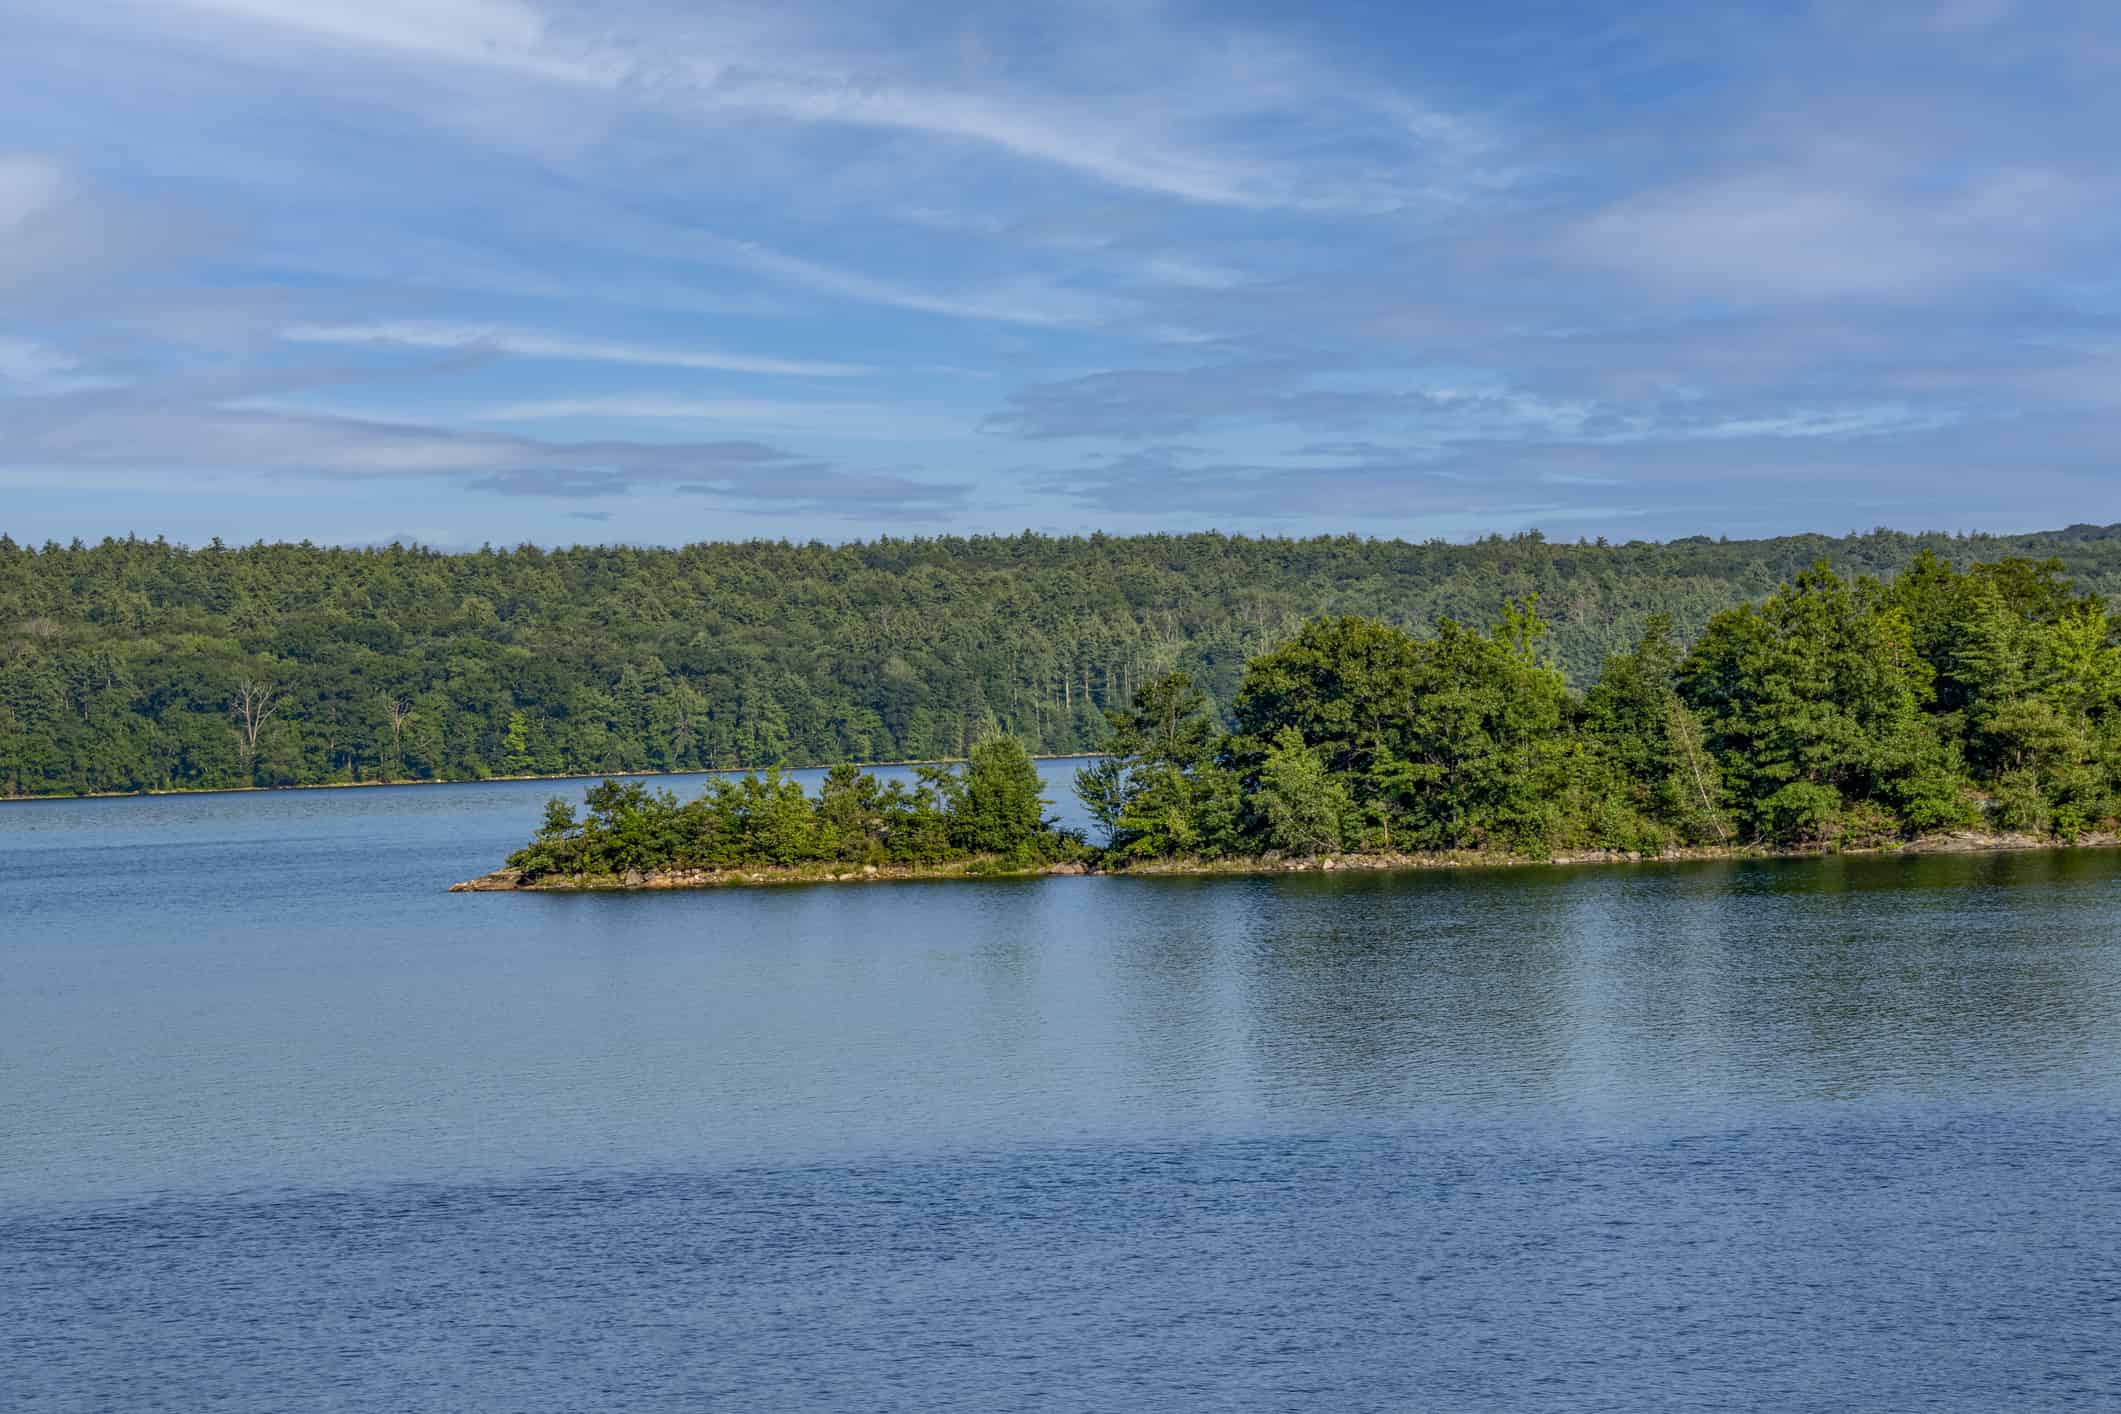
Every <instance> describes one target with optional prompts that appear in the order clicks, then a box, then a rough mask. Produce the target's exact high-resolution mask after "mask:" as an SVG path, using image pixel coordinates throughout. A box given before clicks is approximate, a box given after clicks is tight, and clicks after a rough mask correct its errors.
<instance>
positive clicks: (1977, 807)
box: [510, 551, 2121, 877]
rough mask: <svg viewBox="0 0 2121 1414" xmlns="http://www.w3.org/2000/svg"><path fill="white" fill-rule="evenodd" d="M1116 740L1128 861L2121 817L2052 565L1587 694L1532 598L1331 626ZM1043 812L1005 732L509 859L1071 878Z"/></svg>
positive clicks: (1875, 600)
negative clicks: (1230, 686) (930, 756)
mask: <svg viewBox="0 0 2121 1414" xmlns="http://www.w3.org/2000/svg"><path fill="white" fill-rule="evenodd" d="M1106 721H1107V735H1106V740H1105V747H1106V751H1105V754H1104V755H1102V756H1101V757H1100V758H1099V759H1097V760H1096V761H1094V762H1093V763H1092V764H1090V765H1088V766H1086V767H1085V768H1083V769H1082V770H1081V771H1080V772H1079V773H1078V774H1077V776H1076V793H1077V795H1078V796H1079V797H1080V798H1081V800H1082V802H1083V804H1084V805H1085V806H1086V807H1087V808H1088V810H1089V813H1090V815H1091V818H1092V819H1094V820H1095V821H1096V822H1097V823H1098V825H1099V826H1100V827H1101V828H1102V831H1103V835H1104V838H1103V839H1102V840H1099V841H1096V842H1094V843H1095V845H1096V847H1097V848H1098V850H1099V851H1100V855H1101V862H1103V863H1105V864H1107V865H1110V866H1117V867H1124V866H1126V865H1128V864H1130V863H1136V862H1140V861H1144V860H1169V859H1174V858H1177V859H1203V860H1213V859H1217V858H1227V857H1233V856H1236V857H1255V856H1260V855H1264V854H1269V853H1279V854H1283V855H1292V854H1293V855H1315V854H1322V853H1338V852H1340V851H1344V850H1359V851H1365V852H1395V853H1404V852H1413V851H1419V852H1435V851H1456V850H1473V851H1483V852H1490V853H1509V854H1519V855H1531V856H1534V857H1546V856H1549V855H1551V854H1554V853H1556V852H1559V851H1562V850H1571V849H1609V850H1628V851H1642V852H1647V853H1661V852H1663V851H1665V850H1667V849H1669V848H1671V847H1672V846H1675V845H1694V846H1700V845H1709V846H1718V845H1722V846H1728V845H1735V844H1774V845H1799V846H1805V845H1814V846H1874V845H1883V844H1888V843H1890V842H1892V841H1895V840H1899V839H1904V838H1908V837H1911V836H1917V835H1922V834H1928V833H1933V832H1938V831H1948V830H1980V831H1986V832H1995V831H2012V832H2020V833H2027V834H2034V835H2052V836H2059V837H2062V838H2072V837H2077V836H2081V835H2082V834H2084V833H2085V832H2087V831H2090V830H2094V829H2098V830H2112V829H2113V828H2114V827H2115V817H2116V816H2117V815H2121V644H2117V643H2116V634H2115V626H2114V623H2113V620H2112V619H2111V617H2110V615H2109V612H2108V608H2107V604H2106V601H2105V599H2104V598H2103V597H2101V596H2098V595H2093V594H2086V593H2082V592H2080V591H2078V590H2076V589H2075V588H2074V587H2073V586H2072V585H2071V584H2070V582H2069V581H2068V579H2067V578H2066V577H2065V576H2064V575H2063V574H2062V571H2061V566H2060V564H2059V563H2058V562H2057V561H2054V560H2047V561H2033V560H2027V559H2016V558H2013V559H2005V560H2002V561H1999V562H1995V563H1990V564H1977V565H1975V566H1973V567H1972V568H1971V569H1970V570H1967V571H1964V572H1961V571H1959V570H1957V569H1955V568H1953V567H1952V566H1951V565H1949V564H1947V563H1946V562H1945V561H1943V560H1942V559H1941V558H1939V557H1937V556H1935V555H1933V554H1930V553H1928V552H1927V551H1925V552H1922V553H1920V554H1918V555H1917V556H1916V558H1915V560H1914V561H1913V563H1911V564H1910V565H1909V566H1908V567H1907V568H1906V570H1905V571H1904V572H1903V573H1901V574H1900V575H1899V576H1898V577H1897V578H1895V579H1894V580H1893V581H1891V582H1890V583H1886V582H1882V581H1880V580H1878V579H1875V578H1871V577H1868V576H1864V577H1859V578H1857V579H1855V580H1853V581H1851V580H1847V579H1844V578H1842V577H1841V576H1839V575H1837V574H1836V573H1835V572H1834V571H1833V570H1832V569H1831V568H1830V567H1828V566H1827V565H1826V563H1825V562H1824V561H1821V562H1820V563H1818V564H1816V565H1814V566H1813V567H1811V568H1809V569H1807V570H1804V571H1803V572H1801V573H1799V574H1798V575H1797V576H1796V577H1795V578H1794V579H1792V580H1791V581H1790V582H1789V583H1787V584H1785V585H1783V586H1782V587H1781V588H1780V589H1778V590H1777V591H1776V592H1775V593H1773V594H1772V595H1770V596H1769V597H1768V598H1767V599H1766V601H1765V602H1763V603H1761V604H1759V605H1746V606H1743V607H1740V608H1737V609H1731V610H1726V611H1724V612H1722V613H1719V614H1717V615H1715V616H1714V617H1713V618H1711V619H1710V620H1709V623H1708V625H1707V627H1706V629H1705V630H1704V631H1703V632H1702V633H1701V634H1700V635H1699V637H1698V638H1697V639H1696V640H1695V642H1694V644H1693V646H1692V647H1691V649H1688V650H1685V651H1682V650H1681V648H1680V646H1679V645H1678V643H1677V642H1676V641H1675V638H1674V635H1673V631H1672V626H1671V623H1670V622H1669V620H1668V619H1666V618H1665V617H1664V616H1662V615H1659V616H1655V617H1653V618H1652V619H1651V620H1650V622H1649V624H1648V625H1647V626H1646V627H1645V629H1644V632H1643V634H1642V636H1641V637H1640V638H1639V639H1638V640H1637V641H1636V642H1635V643H1634V644H1633V645H1632V646H1631V647H1629V648H1628V649H1627V650H1626V651H1624V652H1621V653H1616V654H1614V655H1612V656H1611V657H1609V658H1608V659H1607V661H1606V663H1605V664H1604V667H1603V669H1602V670H1601V671H1600V673H1599V674H1598V676H1597V678H1596V680H1595V682H1593V683H1592V685H1591V686H1590V688H1589V689H1588V690H1587V691H1584V692H1581V693H1579V692H1577V691H1576V690H1574V689H1573V688H1572V687H1571V686H1570V685H1569V683H1568V681H1567V679H1566V677H1565V676H1564V674H1563V673H1562V671H1561V670H1560V668H1559V667H1558V666H1557V665H1556V664H1555V662H1554V660H1553V657H1552V653H1551V645H1550V640H1549V633H1548V625H1547V624H1546V622H1545V621H1544V620H1543V619H1542V618H1541V617H1540V614H1539V612H1538V608H1537V605H1536V602H1527V603H1523V604H1519V603H1514V602H1513V603H1506V604H1505V605H1504V606H1503V609H1502V614H1501V621H1500V622H1499V623H1498V624H1497V625H1496V626H1495V627H1494V628H1492V629H1490V630H1486V631H1481V630H1475V629H1470V628H1466V627H1464V626H1462V625H1460V624H1458V623H1457V622H1455V621H1453V620H1450V619H1445V620H1443V621H1442V622H1440V623H1439V624H1438V625H1437V626H1436V631H1435V632H1434V633H1433V634H1429V635H1425V636H1421V637H1417V636H1415V635H1413V634H1410V633H1408V632H1406V631H1404V630H1402V629H1399V628H1395V627H1393V626H1391V625H1389V624H1383V623H1379V622H1377V621H1375V620H1371V619H1362V618H1355V617H1341V618H1330V619H1319V620H1315V621H1313V622H1311V623H1309V624H1306V625H1304V626H1303V627H1302V628H1301V629H1299V630H1298V631H1297V632H1296V633H1295V634H1293V635H1292V636H1291V637H1290V638H1288V639H1287V640H1286V641H1284V642H1282V643H1279V644H1277V645H1275V646H1274V647H1272V648H1270V649H1268V650H1267V651H1265V652H1264V653H1262V654H1260V655H1258V656H1257V657H1255V658H1254V659H1252V661H1251V662H1250V663H1248V664H1247V665H1246V667H1245V669H1244V672H1243V676H1242V678H1241V679H1240V681H1239V684H1238V688H1237V692H1236V696H1235V701H1234V704H1233V706H1232V709H1231V712H1230V713H1229V718H1228V723H1227V725H1226V724H1225V722H1224V720H1223V717H1222V714H1220V713H1219V712H1218V711H1217V710H1216V708H1215V706H1214V704H1213V703H1211V701H1210V700H1209V698H1208V696H1207V694H1205V693H1204V692H1202V691H1201V690H1200V689H1199V688H1197V687H1196V686H1195V685H1194V684H1193V682H1192V679H1191V678H1190V676H1189V675H1188V674H1186V673H1185V672H1183V671H1177V672H1170V673H1166V674H1163V675H1160V676H1158V677H1155V678H1152V679H1150V680H1149V681H1147V682H1146V683H1144V684H1142V686H1141V688H1140V689H1139V690H1138V691H1137V692H1136V693H1135V694H1134V697H1133V699H1132V700H1131V702H1129V703H1128V704H1127V705H1126V706H1125V707H1123V708H1115V709H1112V710H1110V711H1108V712H1107V714H1106ZM1039 789H1040V786H1039V780H1038V776H1037V773H1036V771H1035V770H1034V768H1033V766H1032V761H1031V756H1030V754H1029V753H1028V752H1027V751H1026V750H1025V749H1024V747H1023V746H1022V745H1021V744H1020V743H1019V742H1017V741H1015V740H1014V739H1012V738H1009V737H1002V736H996V737H990V738H988V739H987V740H986V741H984V742H982V743H981V744H980V745H978V746H976V747H975V748H974V749H973V754H972V758H971V762H970V765H969V767H968V768H967V769H966V770H965V771H963V772H962V773H960V772H958V771H956V770H954V769H952V768H950V767H943V766H936V767H927V768H924V769H923V770H922V771H921V772H920V774H919V775H918V777H917V785H916V786H915V788H914V789H913V790H911V791H908V790H905V789H903V788H901V787H899V786H898V785H896V784H893V785H891V786H888V787H880V786H879V785H878V783H877V782H876V781H875V780H874V779H873V778H871V777H869V776H867V775H865V774H863V773H862V772H861V771H859V770H856V769H855V768H853V767H852V766H846V765H842V766H837V767H835V768H834V769H833V771H832V772H831V773H830V774H829V775H828V777H827V778H826V781H825V785H824V789H823V791H822V792H821V794H820V795H819V796H818V797H817V798H816V799H815V800H813V799H811V798H810V797H808V796H806V795H805V793H804V792H803V791H802V789H801V788H800V787H798V786H797V785H795V784H794V783H793V782H790V781H785V780H783V779H781V778H780V777H779V776H778V775H777V774H776V775H772V776H768V777H763V778H761V777H758V776H747V777H745V778H743V779H742V780H738V781H730V780H726V779H724V780H717V781H715V782H713V783H712V784H711V785H710V787H709V789H708V791H707V793H706V794H705V795H704V796H702V797H701V798H700V799H699V800H697V801H694V802H691V803H689V804H680V803H679V802H678V800H677V799H676V797H675V796H673V795H671V794H670V793H668V792H650V791H648V790H647V789H645V788H644V787H642V786H640V785H631V786H625V785H620V784H617V783H615V782H606V783H605V784H604V785H602V786H600V787H598V788H597V789H596V790H595V791H593V792H591V795H590V800H589V804H590V813H589V816H588V818H587V819H586V820H582V821H577V820H576V819H575V817H574V813H573V810H572V808H571V807H570V806H568V805H567V804H566V803H565V802H564V801H560V800H555V801H553V802H552V804H551V806H550V807H549V809H548V813H547V817H546V822H545V827H544V828H543V829H542V830H541V831H540V833H539V836H538V838H537V840H536V841H535V842H533V844H532V845H530V846H529V847H527V848H526V849H525V850H524V851H522V852H521V853H519V854H518V855H517V856H515V857H514V858H513V859H512V860H511V861H510V863H511V864H512V865H513V866H515V867H517V868H519V869H522V870H525V871H526V872H528V873H529V874H530V875H532V876H533V877H537V876H541V875H546V874H555V873H569V872H583V873H591V874H611V873H618V872H622V871H624V870H629V869H639V870H655V869H668V868H720V867H727V866H731V865H745V866H749V865H755V864H774V865H783V866H785V865H794V864H802V863H807V862H817V861H846V862H861V863H870V864H878V863H886V862H889V863H900V864H907V863H910V864H922V863H940V862H945V861H950V860H962V859H965V858H968V857H985V858H992V859H998V860H1001V861H1003V862H1005V863H1008V864H1013V865H1017V866H1023V865H1030V864H1037V863H1043V862H1048V861H1052V860H1056V859H1061V858H1064V857H1067V856H1068V855H1069V854H1070V852H1071V851H1075V852H1078V853H1080V852H1083V851H1084V850H1085V847H1086V844H1087V843H1089V842H1084V841H1078V840H1074V839H1071V838H1070V837H1068V836H1066V835H1064V834H1062V833H1060V832H1058V831H1056V830H1054V829H1053V828H1052V827H1051V826H1050V825H1049V824H1048V823H1047V822H1046V821H1045V820H1044V819H1043V818H1042V816H1043V810H1042V803H1041V802H1040V800H1039Z"/></svg>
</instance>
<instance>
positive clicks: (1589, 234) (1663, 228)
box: [1563, 167, 2078, 299]
mask: <svg viewBox="0 0 2121 1414" xmlns="http://www.w3.org/2000/svg"><path fill="white" fill-rule="evenodd" d="M1893 176H1894V174H1892V173H1888V172H1861V171H1857V172H1849V171H1839V170H1827V171H1813V170H1810V169H1806V168H1795V169H1788V170H1779V171H1766V172H1755V173H1748V174H1744V175H1740V176H1733V177H1727V178H1719V179H1716V180H1713V181H1709V182H1705V183H1700V184H1697V185H1693V186H1682V187H1675V188H1668V189H1665V190H1662V191H1652V192H1647V193H1643V194H1641V195H1638V196H1634V197H1630V198H1627V199H1625V200H1623V201H1620V202H1617V203H1615V204H1614V205H1612V206H1609V207H1607V208H1606V209H1605V210H1603V211H1600V212H1597V213H1595V214H1593V215H1591V216H1589V217H1587V218H1585V219H1584V220H1582V221H1580V222H1578V223H1577V224H1576V225H1575V227H1574V228H1573V229H1572V230H1571V231H1570V232H1569V233H1568V235H1567V236H1566V237H1565V239H1564V243H1563V249H1564V252H1565V253H1566V254H1567V255H1569V256H1571V257H1572V258H1574V259H1577V260H1579V261H1582V262H1585V263H1588V264H1594V265H1600V266H1605V267H1608V268H1611V269H1616V270H1621V271H1625V272H1628V273H1630V274H1633V275H1636V276H1638V277H1640V278H1641V279H1643V280H1644V281H1646V282H1648V283H1652V284H1658V285H1665V286H1670V287H1675V288H1678V289H1682V290H1687V291H1693V292H1701V293H1710V294H1722V295H1738V296H1761V295H1767V296H1795V297H1798V298H1817V299H1832V298H1841V297H1846V296H1851V295H1905V294H1912V293H1919V292H1923V291H1928V290H1932V289H1935V288H1937V287H1939V286H1943V285H1949V284H1954V283H1958V282H1961V281H1964V280H1967V279H1972V278H1978V277H1981V276H1984V275H1999V274H2007V273H2012V272H2017V271H2022V270H2023V268H2024V265H2025V260H2026V254H2027V243H2028V242H2037V241H2039V240H2041V239H2043V238H2044V237H2047V236H2050V235H2053V234H2056V233H2059V232H2060V231H2061V230H2062V228H2063V227H2064V226H2065V224H2066V223H2067V222H2068V221H2069V219H2070V218H2071V217H2072V215H2073V214H2074V213H2075V211H2076V209H2077V206H2078V201H2077V192H2076V190H2075V188H2074V186H2073V184H2072V183H2071V182H2070V181H2069V180H2068V179H2067V178H2065V177H2063V176H2062V175H2060V174H2059V173H2056V172H2052V171H2046V170H2042V169H2039V168H2029V167H2021V168H2014V169H2008V170H2001V171H1992V172H1989V173H1987V174H1985V175H1984V176H1983V177H1982V178H1981V179H1980V180H1979V181H1976V182H1973V183H1970V184H1968V185H1965V186H1963V187H1961V188H1960V189H1958V190H1956V191H1950V192H1946V193H1941V194H1940V193H1936V192H1930V191H1914V190H1905V189H1902V188H1901V187H1900V186H1899V185H1898V184H1897V183H1896V182H1895V181H1894V180H1893Z"/></svg>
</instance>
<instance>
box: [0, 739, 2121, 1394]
mask: <svg viewBox="0 0 2121 1414" xmlns="http://www.w3.org/2000/svg"><path fill="white" fill-rule="evenodd" d="M1050 774H1052V776H1053V777H1054V779H1055V780H1056V781H1057V782H1058V781H1060V780H1061V779H1062V778H1064V777H1065V774H1066V768H1065V767H1055V768H1053V769H1052V771H1051V773H1050ZM679 784H680V787H681V788H689V787H686V786H684V783H679ZM570 789H571V787H570ZM552 790H553V787H550V786H546V785H537V784H497V785H486V786H464V787H425V788H417V789H402V790H385V791H332V792H298V793H284V794H271V795H242V796H211V797H191V798H165V799H153V800H122V801H81V802H63V803H58V802H53V803H32V804H19V805H9V806H0V1407H4V1408H7V1409H9V1410H15V1409H21V1410H30V1411H45V1410H62V1409H64V1410H77V1409H78V1410H113V1409H115V1410H133V1409H172V1410H207V1409H212V1410H258V1411H265V1410H284V1409H336V1410H363V1411H366V1410H376V1411H386V1410H388V1411H407V1410H438V1411H439V1410H485V1409H492V1410H538V1411H542V1410H553V1411H560V1410H603V1409H614V1410H617V1409H629V1410H630V1409H643V1410H656V1409H673V1410H675V1409H697V1408H702V1407H719V1408H729V1409H804V1410H812V1409H816V1410H880V1409H888V1410H932V1409H965V1410H992V1409H1034V1408H1036V1409H1040V1410H1048V1409H1149V1408H1171V1409H1216V1410H1226V1409H1243V1410H1253V1409H1257V1410H1281V1409H1296V1408H1319V1409H1335V1410H1372V1409H1375V1410H1387V1409H1390V1410H1400V1409H1422V1410H1460V1409H1463V1410H1517V1409H1524V1410H1591V1409H1597V1410H1639V1409H1649V1408H1669V1409H1775V1410H1822V1411H1823V1410H1843V1409H1948V1410H1966V1411H1996V1410H2019V1409H2100V1410H2112V1409H2117V1408H2121V1357H2117V1355H2116V1354H2115V1351H2116V1349H2121V855H2116V854H2114V853H2108V852H2091V851H2084V852H2070V853H2056V854H2038V855H2018V856H1968V857H1923V858H1872V859H1861V860H1834V861H1823V862H1801V863H1790V862H1776V863H1766V862H1760V863H1745V864H1715V865H1675V866H1644V867H1640V868H1630V869H1604V870H1600V869H1537V870H1523V871H1515V872H1492V873H1490V872H1470V873H1460V874H1408V875H1394V876H1383V875H1367V876H1346V875H1342V876H1320V875H1303V876H1291V877H1280V878H1273V879H1256V880H1249V879H1227V880H1212V881H1208V880H1125V879H1042V880H1036V881H1009V882H992V883H942V884H890V885H867V886H838V887H831V886H826V887H813V888H789V889H771V890H753V891H725V892H712V893H700V894H658V895H652V896H641V897H626V896H591V897H573V898H570V897H565V896H503V895H449V894H447V893H444V892H443V889H444V888H446V886H447V885H448V884H449V883H450V882H451V881H453V880H455V879H459V878H463V877H467V876H469V875H471V874H474V873H478V872H481V871H482V870H484V869H486V868H489V867H491V866H492V865H493V864H495V863H496V862H498V860H499V858H500V857H501V856H502V855H503V854H505V853H506V852H507V850H508V849H510V848H511V847H513V846H514V845H515V844H517V843H520V842H521V839H522V838H523V837H524V836H525V835H527V833H528V832H529V830H530V829H531V828H532V826H533V825H534V823H535V820H536V817H537V813H538V803H539V801H541V800H542V799H543V797H544V796H546V795H548V794H550V793H552ZM1056 795H1057V796H1061V795H1065V791H1064V790H1056Z"/></svg>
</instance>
